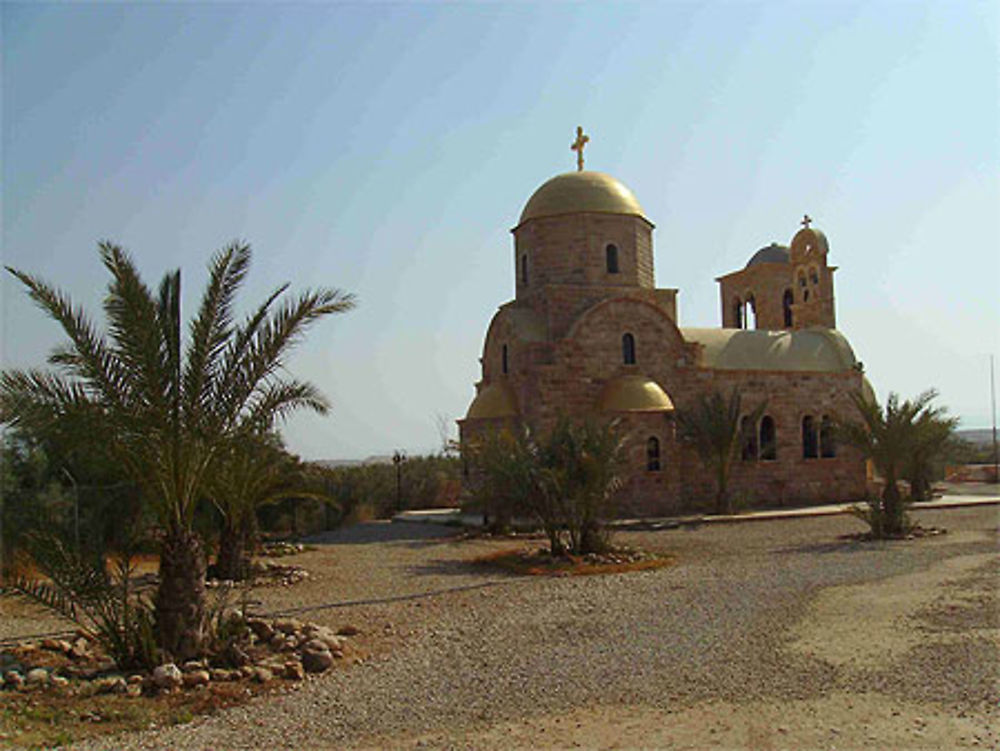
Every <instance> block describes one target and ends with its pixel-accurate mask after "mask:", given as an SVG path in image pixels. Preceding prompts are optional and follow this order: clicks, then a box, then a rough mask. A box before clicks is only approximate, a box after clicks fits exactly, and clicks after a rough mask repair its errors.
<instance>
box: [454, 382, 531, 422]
mask: <svg viewBox="0 0 1000 751" xmlns="http://www.w3.org/2000/svg"><path fill="white" fill-rule="evenodd" d="M517 415H518V409H517V396H515V394H514V389H512V388H511V387H510V384H508V383H506V382H505V381H494V382H493V383H491V384H489V385H487V386H484V387H483V388H482V389H480V391H479V393H478V394H476V398H475V399H473V400H472V404H470V405H469V411H468V413H467V414H466V415H465V419H466V420H482V419H490V418H496V417H517Z"/></svg>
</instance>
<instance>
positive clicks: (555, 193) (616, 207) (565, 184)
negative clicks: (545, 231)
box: [521, 172, 649, 223]
mask: <svg viewBox="0 0 1000 751" xmlns="http://www.w3.org/2000/svg"><path fill="white" fill-rule="evenodd" d="M585 211H587V212H594V213H598V214H627V215H630V216H640V217H642V218H643V219H646V216H645V214H643V212H642V206H640V205H639V201H638V200H637V199H636V197H635V195H634V194H633V193H632V191H631V190H629V189H628V188H626V187H625V186H624V185H622V184H621V183H620V182H618V181H617V180H615V178H613V177H611V175H605V174H604V173H603V172H567V173H565V174H563V175H556V176H555V177H553V178H552V179H551V180H549V181H548V182H545V183H543V184H542V186H541V187H540V188H539V189H538V190H536V191H535V192H534V193H533V194H532V196H531V198H529V199H528V203H526V204H525V206H524V211H522V212H521V223H524V222H526V221H528V220H529V219H538V218H540V217H544V216H560V215H562V214H576V213H580V212H585ZM646 221H649V220H648V219H646Z"/></svg>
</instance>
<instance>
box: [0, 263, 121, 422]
mask: <svg viewBox="0 0 1000 751" xmlns="http://www.w3.org/2000/svg"><path fill="white" fill-rule="evenodd" d="M6 268H7V271H9V272H10V273H11V274H12V275H13V276H15V277H16V278H17V279H18V280H19V281H20V282H21V283H22V284H24V285H25V286H26V287H27V288H28V296H29V297H30V298H31V299H32V300H33V301H34V302H35V303H36V304H37V305H38V306H39V307H40V308H42V310H44V311H45V312H46V313H48V314H49V315H50V316H51V317H52V318H53V319H55V320H56V321H57V322H58V323H59V325H60V326H62V329H63V331H64V332H65V334H66V335H67V336H68V337H69V339H70V342H71V344H72V347H71V348H62V349H61V350H60V351H59V353H58V354H57V356H56V357H55V359H54V361H53V362H54V364H57V365H60V366H62V367H64V368H67V369H68V370H69V374H70V375H72V376H75V377H77V378H80V379H82V380H83V381H84V382H85V383H87V384H88V385H89V386H90V387H92V388H93V389H94V390H95V391H96V392H97V393H99V394H100V396H101V398H102V399H104V400H105V401H106V402H108V403H111V404H121V403H122V390H121V388H122V384H123V378H122V366H121V363H120V362H118V360H117V358H116V357H115V356H114V353H113V352H111V351H110V350H109V348H108V346H107V344H106V342H105V341H104V338H103V337H102V336H100V335H99V334H98V333H97V330H96V329H95V328H94V326H93V324H92V323H91V322H90V320H89V319H88V318H87V315H86V314H85V313H84V311H83V309H82V308H79V307H75V306H74V305H73V304H72V302H71V301H70V299H69V297H68V296H66V295H65V294H64V293H62V292H60V291H59V290H57V289H55V288H54V287H51V286H50V285H48V284H46V283H45V282H43V281H41V280H40V279H37V278H35V277H34V276H32V275H30V274H26V273H24V272H23V271H18V270H17V269H13V268H11V267H10V266H7V267H6Z"/></svg>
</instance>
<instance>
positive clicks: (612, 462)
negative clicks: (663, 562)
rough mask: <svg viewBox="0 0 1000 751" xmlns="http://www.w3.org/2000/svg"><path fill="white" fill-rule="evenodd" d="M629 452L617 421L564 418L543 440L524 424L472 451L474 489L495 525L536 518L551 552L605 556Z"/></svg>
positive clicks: (561, 418) (501, 526) (479, 443)
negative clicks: (518, 518)
mask: <svg viewBox="0 0 1000 751" xmlns="http://www.w3.org/2000/svg"><path fill="white" fill-rule="evenodd" d="M623 452H624V439H623V436H622V434H621V432H620V431H619V428H618V425H617V424H616V423H613V422H612V423H607V424H598V423H596V422H594V421H592V420H586V421H583V422H579V423H574V422H571V421H570V420H568V419H567V418H565V417H560V418H559V419H558V420H557V421H556V424H555V426H554V427H553V428H552V430H551V431H550V432H549V433H548V434H547V435H544V436H542V437H538V436H537V435H536V434H535V432H534V431H532V430H531V429H530V428H528V427H526V426H521V427H520V428H518V429H517V431H516V432H512V431H501V432H499V433H497V434H493V435H487V436H484V437H483V438H482V440H480V441H479V442H478V443H477V444H476V445H475V446H474V447H473V448H472V449H471V450H470V460H471V463H472V465H473V467H474V469H475V472H474V478H473V480H472V481H471V483H470V486H471V490H472V493H473V496H474V498H475V499H476V502H477V503H478V504H479V505H480V506H481V507H482V508H484V509H486V510H487V513H488V514H491V515H492V518H493V519H494V525H495V526H496V527H498V528H503V527H504V526H505V525H506V523H507V522H508V521H509V520H510V519H512V518H513V517H515V516H518V515H524V516H531V517H533V518H534V519H535V520H537V521H538V523H539V524H540V525H541V527H542V529H543V530H544V531H545V534H546V536H547V537H548V540H549V549H550V552H551V553H552V555H564V554H571V555H586V554H589V553H600V552H603V551H605V550H607V549H608V547H609V543H610V540H609V532H608V529H607V527H606V525H605V524H604V522H605V520H607V519H608V518H610V517H611V516H613V515H614V511H615V500H616V495H617V492H618V490H619V489H620V487H621V478H620V476H619V473H620V469H621V462H622V459H623Z"/></svg>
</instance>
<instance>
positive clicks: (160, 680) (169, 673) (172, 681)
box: [153, 662, 184, 691]
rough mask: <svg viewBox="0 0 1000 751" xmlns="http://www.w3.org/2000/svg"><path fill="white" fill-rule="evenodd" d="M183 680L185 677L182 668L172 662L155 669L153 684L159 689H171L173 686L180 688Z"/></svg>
mask: <svg viewBox="0 0 1000 751" xmlns="http://www.w3.org/2000/svg"><path fill="white" fill-rule="evenodd" d="M183 682H184V677H183V674H182V673H181V671H180V668H178V667H177V666H176V665H174V664H173V663H172V662H168V663H167V664H165V665H160V666H159V667H157V668H156V669H155V670H154V671H153V684H154V685H155V686H156V687H157V688H159V689H164V690H168V691H169V690H170V689H173V688H179V687H180V685H181V684H182V683H183Z"/></svg>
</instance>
